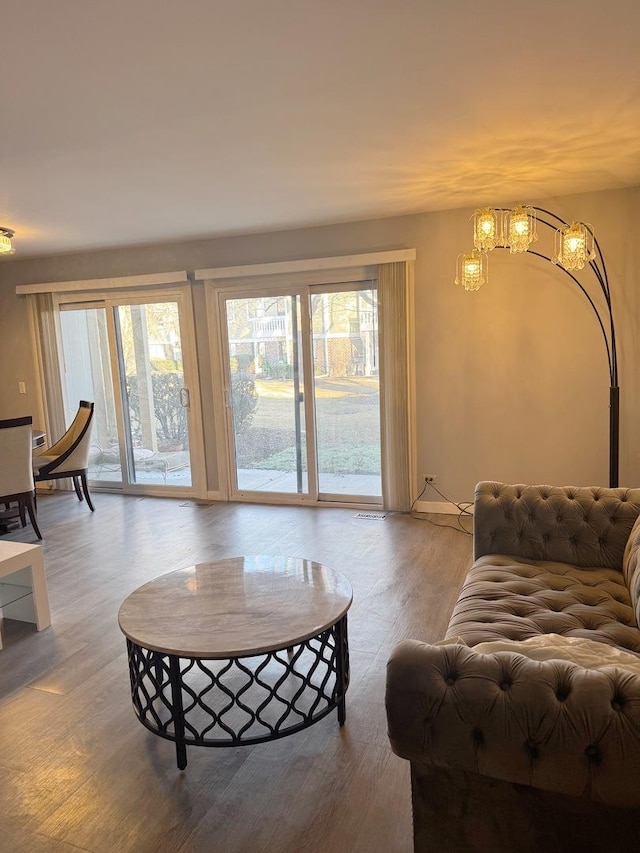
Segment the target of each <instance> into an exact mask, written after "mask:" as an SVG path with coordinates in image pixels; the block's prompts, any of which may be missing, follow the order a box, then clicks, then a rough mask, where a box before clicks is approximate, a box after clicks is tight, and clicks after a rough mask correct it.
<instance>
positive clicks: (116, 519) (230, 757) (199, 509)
mask: <svg viewBox="0 0 640 853" xmlns="http://www.w3.org/2000/svg"><path fill="white" fill-rule="evenodd" d="M95 505H96V512H95V513H90V512H89V511H88V509H87V507H86V504H84V503H82V504H81V503H79V502H78V501H77V499H76V497H75V495H74V494H73V493H56V494H53V495H51V496H43V497H42V498H39V499H38V517H39V521H40V527H41V530H42V533H43V535H44V536H45V540H44V543H43V544H44V549H45V565H46V568H47V577H48V584H49V596H50V601H51V614H52V621H53V625H52V627H51V628H49V629H47V630H46V631H43V632H41V633H36V632H34V631H31V629H30V628H27V629H26V630H25V628H24V627H21V626H20V625H19V623H16V622H11V621H10V620H4V623H3V625H2V630H3V639H4V642H5V648H4V649H3V650H2V651H0V851H1V853H71V851H74V850H85V851H91V853H104V852H105V851H109V852H110V853H111V851H117V853H192V851H202V853H260V851H269V853H271V851H274V853H289V851H291V852H292V853H293V851H295V853H297V851H309V853H312V851H318V853H319V852H320V851H332V853H333V851H348V853H351V851H368V853H378V851H380V853H395V851H398V853H400V851H405V853H406V852H407V851H410V850H411V849H412V834H411V805H410V789H409V767H408V764H407V762H405V761H402V760H401V759H399V758H397V757H396V756H394V755H393V753H392V752H391V750H390V748H389V745H388V740H387V734H386V718H385V711H384V684H385V665H386V661H387V659H388V657H389V653H390V651H391V649H392V647H393V645H394V644H395V643H396V642H397V641H399V640H401V639H404V638H407V637H414V638H418V639H423V640H426V641H433V640H436V639H438V638H440V637H442V636H443V634H444V630H445V628H446V625H447V622H448V618H449V614H450V613H451V610H452V608H453V605H454V602H455V599H456V597H457V594H458V591H459V588H460V586H461V584H462V580H463V577H464V574H465V573H466V570H467V568H468V566H469V565H470V563H471V538H470V537H469V536H465V535H464V534H462V533H461V532H459V531H458V530H455V529H452V528H441V527H435V526H433V525H432V524H430V523H427V522H426V521H425V520H424V518H422V519H418V518H412V517H411V516H408V515H401V514H390V515H388V516H387V517H386V518H385V519H384V520H369V519H358V518H356V513H357V511H356V510H349V509H338V508H335V509H334V508H326V509H324V508H323V509H318V508H308V507H275V506H265V505H256V504H224V503H219V504H212V505H206V506H199V505H198V504H197V503H195V502H192V501H185V500H173V499H166V498H149V497H144V498H139V497H123V496H120V495H113V494H96V495H95ZM433 519H434V520H437V521H438V522H439V523H441V524H443V523H444V524H447V523H448V524H450V525H452V526H453V527H455V525H456V521H455V519H453V518H451V517H445V516H435V517H433ZM8 538H10V539H14V540H16V541H24V542H35V541H36V539H35V536H34V535H33V532H32V530H31V528H30V527H29V526H28V527H26V528H25V529H24V530H16V531H12V532H11V533H10V534H9V536H8ZM271 553H273V554H285V555H291V556H294V557H306V558H310V559H313V560H317V561H318V562H321V563H325V564H327V565H329V566H331V567H332V568H334V569H336V570H337V571H339V572H341V573H343V574H344V575H346V576H347V577H348V578H349V579H350V581H351V583H352V585H353V588H354V602H353V606H352V608H351V610H350V613H349V646H350V653H351V685H350V688H349V691H348V694H347V720H346V724H345V726H344V727H343V728H342V729H340V728H339V727H338V723H337V719H336V715H335V714H331V715H330V716H329V717H327V718H325V719H324V720H322V721H321V722H319V723H318V724H316V725H315V726H312V727H311V728H310V729H307V730H306V731H304V732H301V733H298V734H296V735H292V736H290V737H286V738H283V739H282V740H279V741H275V742H272V743H266V744H261V745H258V746H254V747H238V748H230V749H203V748H195V747H191V748H189V749H188V759H189V763H188V766H187V768H186V770H185V771H184V772H183V773H181V772H180V771H178V769H177V767H176V763H175V749H174V745H173V744H172V743H170V742H169V741H165V740H163V739H161V738H158V737H156V736H154V735H152V734H151V733H150V732H148V731H147V730H146V729H145V728H143V727H142V726H141V725H140V724H139V722H138V721H137V719H136V718H135V716H134V713H133V710H132V707H131V702H130V695H129V682H128V672H127V658H126V649H125V641H124V637H123V636H122V634H121V633H120V630H119V628H118V624H117V612H118V608H119V607H120V604H121V603H122V601H123V599H124V598H125V597H126V596H127V595H128V594H129V593H130V592H131V591H132V590H133V589H135V588H136V587H138V586H140V585H141V584H142V583H145V582H146V581H148V580H150V579H152V578H154V577H157V576H158V575H161V574H163V573H165V572H169V571H172V570H173V569H177V568H181V567H185V566H189V565H192V564H194V563H198V562H207V561H212V560H218V559H222V558H223V557H230V556H236V555H242V554H271Z"/></svg>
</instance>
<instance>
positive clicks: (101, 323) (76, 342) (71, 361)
mask: <svg viewBox="0 0 640 853" xmlns="http://www.w3.org/2000/svg"><path fill="white" fill-rule="evenodd" d="M60 330H61V336H62V337H61V343H62V370H63V377H62V382H63V392H64V393H63V396H64V414H65V425H66V427H69V426H70V425H71V422H72V421H73V419H74V417H75V415H76V412H77V410H78V403H79V402H80V400H91V401H93V402H94V403H95V409H94V415H93V426H92V433H91V449H90V451H89V471H88V477H89V480H90V481H93V482H96V481H98V482H102V483H110V484H112V485H119V484H121V483H122V469H121V467H120V449H119V445H118V425H117V419H116V408H115V403H114V392H113V382H112V380H111V367H110V361H109V340H108V334H107V322H106V310H105V308H104V307H99V308H73V309H68V310H63V311H61V312H60Z"/></svg>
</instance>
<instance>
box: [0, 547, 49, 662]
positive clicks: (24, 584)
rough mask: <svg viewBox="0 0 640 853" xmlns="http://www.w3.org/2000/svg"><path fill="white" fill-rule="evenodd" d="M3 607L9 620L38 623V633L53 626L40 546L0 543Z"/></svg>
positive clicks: (0, 591)
mask: <svg viewBox="0 0 640 853" xmlns="http://www.w3.org/2000/svg"><path fill="white" fill-rule="evenodd" d="M0 608H1V609H2V613H3V615H4V616H6V617H7V618H8V619H18V620H19V621H21V622H35V625H36V628H37V629H38V631H42V630H43V629H44V628H48V627H49V625H51V613H50V610H49V595H48V593H47V578H46V575H45V572H44V561H43V559H42V548H41V546H40V545H25V544H24V543H22V542H0ZM1 648H2V636H0V649H1Z"/></svg>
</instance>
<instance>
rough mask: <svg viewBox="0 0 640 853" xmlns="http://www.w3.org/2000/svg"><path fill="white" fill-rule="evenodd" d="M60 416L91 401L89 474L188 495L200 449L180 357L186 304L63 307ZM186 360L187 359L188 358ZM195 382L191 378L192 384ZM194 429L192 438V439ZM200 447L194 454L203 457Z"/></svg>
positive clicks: (135, 301) (133, 301) (128, 486)
mask: <svg viewBox="0 0 640 853" xmlns="http://www.w3.org/2000/svg"><path fill="white" fill-rule="evenodd" d="M61 307H62V309H63V310H61V312H60V333H61V342H62V352H63V355H64V369H63V388H64V397H65V416H66V419H67V420H68V421H69V419H72V417H73V414H74V412H75V409H76V408H77V404H78V400H79V399H89V400H94V401H95V403H96V409H95V412H96V414H95V426H94V429H93V435H92V449H91V458H90V470H89V475H90V479H91V480H92V481H93V483H94V484H96V485H99V484H103V485H105V486H108V485H109V486H112V487H121V488H123V489H125V490H129V491H138V490H140V489H141V487H144V491H149V492H156V493H176V492H182V493H185V494H191V493H194V486H197V487H198V489H197V490H198V492H201V491H202V490H203V489H204V488H205V484H204V478H203V476H201V477H200V478H199V482H196V480H197V479H198V478H194V475H193V471H194V469H195V470H198V469H200V471H201V473H202V475H203V470H202V469H203V465H202V463H201V462H200V461H198V464H197V465H196V466H194V453H193V450H194V448H195V449H196V450H197V449H199V448H201V440H200V434H201V433H200V431H199V430H198V429H197V427H198V426H199V425H198V424H197V422H196V417H197V415H196V413H195V412H194V410H193V407H192V406H191V397H192V391H191V389H192V388H194V387H197V382H196V381H195V379H194V378H193V377H191V376H189V374H190V372H191V371H192V370H193V369H194V362H195V359H194V358H193V357H192V358H189V357H187V358H185V352H184V347H183V330H184V328H185V327H186V328H187V329H189V327H190V323H189V315H188V312H187V311H185V308H188V304H186V305H185V304H184V300H183V298H182V297H181V296H180V295H177V296H175V297H174V298H167V297H157V298H149V297H147V298H145V299H144V300H142V299H140V298H139V297H133V296H132V297H131V298H126V297H124V296H123V297H119V298H118V299H117V300H116V299H105V300H103V301H101V302H100V303H97V304H95V305H94V304H92V303H84V304H70V305H65V306H61ZM188 362H190V363H188ZM190 382H193V384H190ZM194 432H195V440H194ZM201 457H202V453H201V452H200V454H198V453H196V454H195V458H196V460H201Z"/></svg>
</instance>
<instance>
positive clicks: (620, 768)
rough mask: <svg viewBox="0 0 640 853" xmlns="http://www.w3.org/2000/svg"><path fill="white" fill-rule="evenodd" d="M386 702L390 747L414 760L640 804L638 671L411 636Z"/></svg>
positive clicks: (399, 653)
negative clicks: (430, 642) (435, 643)
mask: <svg viewBox="0 0 640 853" xmlns="http://www.w3.org/2000/svg"><path fill="white" fill-rule="evenodd" d="M386 705H387V719H388V730H389V738H390V741H391V747H392V749H393V751H394V752H395V753H396V754H397V755H399V756H400V757H402V758H406V759H408V760H410V761H411V762H417V763H423V764H431V765H435V766H439V767H447V768H451V769H458V770H462V771H467V772H472V773H476V774H480V775H483V776H489V777H492V778H494V779H502V780H505V781H507V782H514V783H521V784H525V785H530V786H532V787H535V788H541V789H544V790H549V791H556V792H559V793H564V794H571V795H578V796H586V797H589V798H591V799H593V800H597V801H600V802H605V803H609V804H610V805H617V806H632V807H637V806H640V676H639V675H635V674H629V673H625V672H623V671H622V670H620V669H614V668H607V669H599V670H589V669H584V668H582V667H578V666H576V665H575V664H572V663H568V662H565V661H544V662H540V661H534V660H530V659H529V658H525V657H524V656H522V655H520V654H517V653H511V652H496V653H494V654H486V655H482V654H478V653H475V652H474V651H473V649H471V648H469V647H467V646H464V645H443V646H431V645H428V644H426V643H420V642H417V641H415V640H406V641H404V642H402V643H400V644H399V645H398V646H396V648H395V649H394V651H393V654H392V656H391V658H390V660H389V663H388V668H387V693H386Z"/></svg>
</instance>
